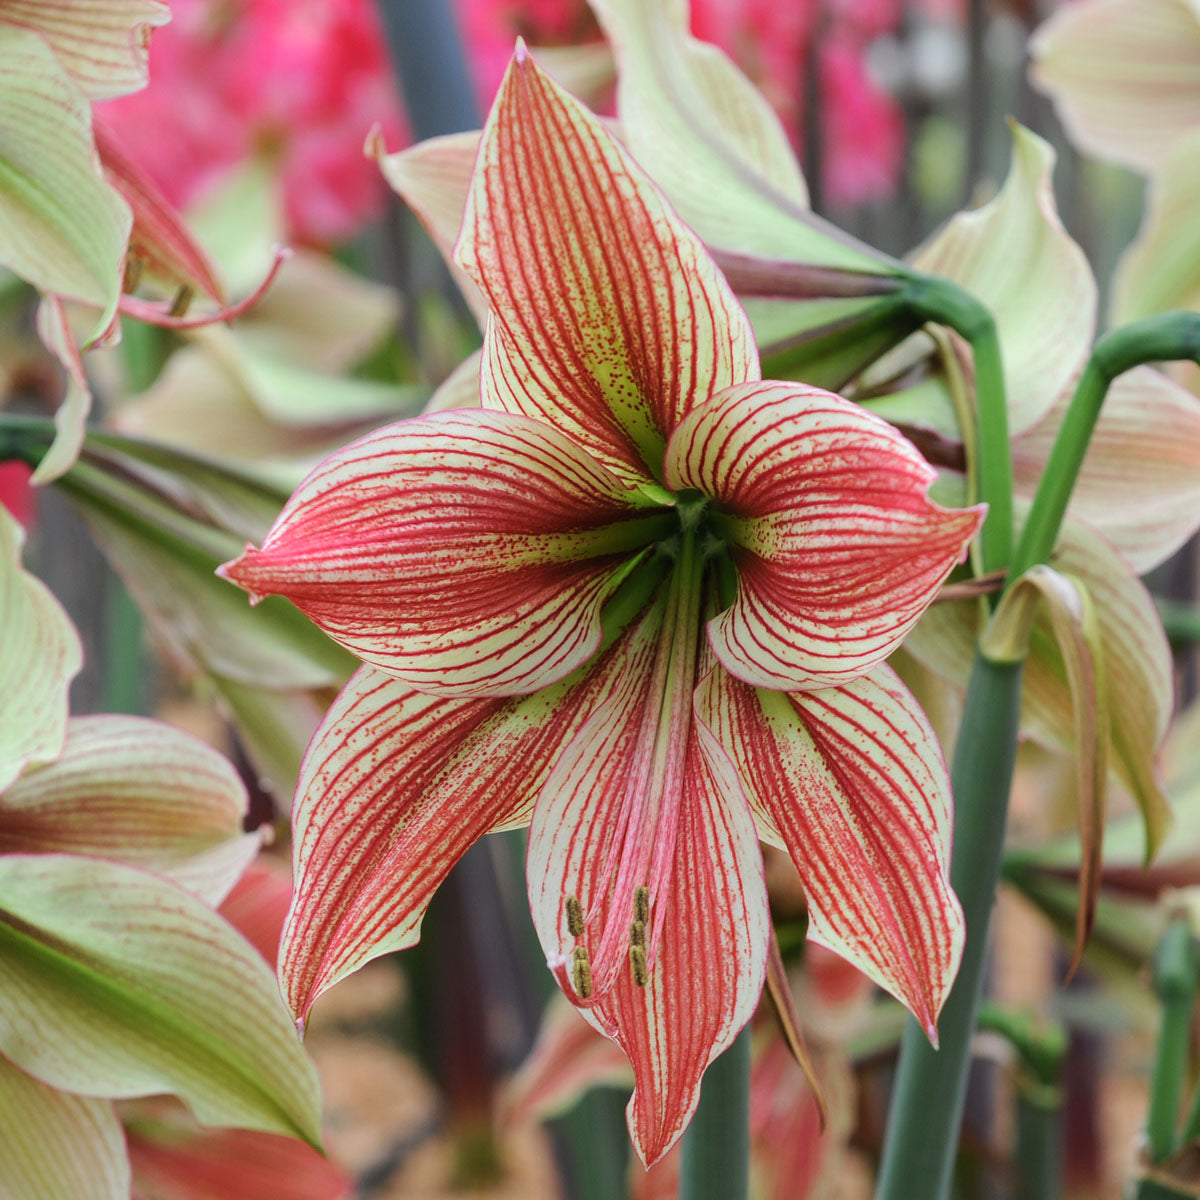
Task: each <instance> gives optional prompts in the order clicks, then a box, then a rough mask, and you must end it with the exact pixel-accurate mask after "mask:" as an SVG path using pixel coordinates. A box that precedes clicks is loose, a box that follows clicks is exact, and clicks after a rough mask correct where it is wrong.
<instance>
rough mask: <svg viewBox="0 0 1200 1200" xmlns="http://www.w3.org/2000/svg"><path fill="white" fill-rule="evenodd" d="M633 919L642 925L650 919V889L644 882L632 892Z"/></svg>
mask: <svg viewBox="0 0 1200 1200" xmlns="http://www.w3.org/2000/svg"><path fill="white" fill-rule="evenodd" d="M633 919H634V920H635V921H641V923H642V924H643V925H645V924H646V922H647V921H649V920H650V889H649V888H648V887H647V886H646V885H645V884H642V886H641V887H639V888H638V889H637V890H636V891H635V892H634V893H633Z"/></svg>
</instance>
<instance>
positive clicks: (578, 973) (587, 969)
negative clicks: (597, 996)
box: [571, 946, 592, 1000]
mask: <svg viewBox="0 0 1200 1200" xmlns="http://www.w3.org/2000/svg"><path fill="white" fill-rule="evenodd" d="M574 957H575V965H574V966H573V967H572V968H571V980H572V982H573V983H574V984H575V990H576V992H578V993H579V996H580V998H581V999H584V1000H586V999H587V998H588V997H589V996H590V995H591V994H592V964H591V963H590V962H589V961H588V952H587V950H585V949H584V948H583V947H582V946H576V947H575V955H574Z"/></svg>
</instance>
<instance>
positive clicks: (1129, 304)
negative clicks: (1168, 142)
mask: <svg viewBox="0 0 1200 1200" xmlns="http://www.w3.org/2000/svg"><path fill="white" fill-rule="evenodd" d="M1198 86H1200V85H1198ZM1198 120H1200V117H1198ZM1198 194H1200V127H1195V128H1192V129H1191V130H1189V132H1188V133H1186V134H1184V135H1182V136H1181V137H1180V139H1179V141H1177V142H1176V143H1175V144H1174V145H1173V146H1172V147H1171V151H1170V153H1169V154H1168V155H1167V156H1166V158H1164V160H1163V163H1162V166H1161V167H1160V168H1159V170H1158V171H1157V173H1156V174H1155V176H1154V178H1153V179H1152V180H1151V181H1150V189H1149V195H1148V200H1147V205H1146V217H1145V220H1144V221H1143V222H1142V227H1141V229H1140V230H1139V231H1138V235H1137V238H1136V239H1135V240H1134V242H1133V244H1132V245H1131V246H1130V247H1129V248H1128V249H1127V250H1126V251H1125V253H1124V254H1123V255H1122V256H1121V261H1120V262H1119V263H1118V264H1117V270H1116V274H1115V275H1114V277H1113V305H1112V308H1113V311H1112V323H1113V324H1114V325H1124V324H1126V323H1128V322H1129V321H1136V320H1138V319H1139V318H1141V317H1149V316H1153V315H1154V314H1155V313H1160V312H1167V311H1169V310H1170V309H1173V308H1187V309H1198V308H1200V211H1198V206H1197V204H1196V196H1197V195H1198ZM1108 403H1111V400H1110V401H1109V402H1108Z"/></svg>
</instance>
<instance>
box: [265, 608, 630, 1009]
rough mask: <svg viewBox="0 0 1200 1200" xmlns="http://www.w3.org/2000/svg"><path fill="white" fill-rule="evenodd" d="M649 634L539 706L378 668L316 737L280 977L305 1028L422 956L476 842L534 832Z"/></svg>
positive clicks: (304, 789) (541, 696)
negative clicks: (399, 960)
mask: <svg viewBox="0 0 1200 1200" xmlns="http://www.w3.org/2000/svg"><path fill="white" fill-rule="evenodd" d="M645 641H646V635H645V633H643V634H640V635H639V634H638V633H636V631H631V632H630V633H628V634H626V635H625V636H624V637H622V638H621V639H619V640H618V641H617V643H616V644H614V646H613V647H612V648H611V649H609V650H608V651H606V652H605V654H603V655H602V656H601V657H600V658H599V659H598V660H597V661H596V663H594V664H593V665H591V666H589V667H588V668H587V669H586V670H585V671H584V672H582V673H581V674H580V676H578V677H577V678H575V679H573V680H566V681H563V682H562V683H559V684H557V685H555V686H553V687H550V688H547V689H545V690H544V691H542V692H539V693H538V694H537V695H535V696H529V697H519V698H510V699H457V698H439V697H432V696H427V695H423V694H422V693H420V692H415V691H413V690H412V689H411V688H409V687H407V686H406V685H404V684H403V683H401V682H400V681H399V680H396V679H392V678H391V677H389V676H387V675H383V674H381V673H380V672H378V671H374V670H372V669H371V668H369V667H364V668H363V669H362V670H361V671H359V672H358V674H356V675H355V676H354V678H353V679H352V680H351V681H350V683H349V684H347V686H346V688H345V689H344V690H343V691H342V694H341V695H340V696H339V697H338V699H337V700H336V701H335V702H334V705H333V707H332V708H331V709H330V710H329V713H328V715H327V716H326V718H325V721H324V723H323V724H322V726H321V728H320V729H319V730H318V731H317V735H316V737H315V738H314V739H313V743H312V745H311V746H310V747H309V751H308V756H307V757H306V759H305V761H304V766H303V768H302V771H301V776H300V783H299V786H298V788H297V792H296V805H295V809H294V810H293V830H294V834H293V836H294V839H295V850H294V855H295V881H296V890H295V895H294V897H293V900H292V908H291V911H290V913H289V914H288V921H287V925H286V927H285V929H284V935H283V943H282V945H281V947H280V976H281V979H282V980H283V985H284V994H285V996H286V997H287V999H288V1002H289V1004H290V1005H291V1007H292V1011H293V1012H294V1013H295V1014H296V1015H297V1016H298V1017H299V1018H301V1019H303V1018H304V1017H305V1016H306V1015H307V1013H308V1010H309V1009H310V1008H311V1006H312V1004H313V1001H314V1000H316V998H317V997H318V996H320V995H321V993H322V992H324V991H326V990H328V989H329V988H330V987H332V986H333V985H334V984H335V983H336V982H337V981H338V980H339V979H342V978H344V977H345V976H346V975H349V974H351V973H352V972H353V971H356V970H357V969H358V968H359V967H361V966H363V965H364V964H365V963H367V962H369V961H370V960H371V959H373V958H376V957H378V956H379V955H381V954H386V953H388V952H389V951H392V950H399V949H402V948H403V947H405V946H411V945H413V944H414V943H416V941H417V940H418V938H419V935H420V926H421V920H422V918H423V917H424V914H425V909H426V907H427V906H428V904H429V901H430V898H431V897H432V896H433V893H434V891H435V890H436V889H437V887H438V886H439V885H440V884H441V882H442V880H443V879H444V878H445V877H446V874H447V873H448V872H449V870H450V868H451V867H452V866H453V865H454V864H455V863H456V862H457V861H458V859H459V857H460V856H461V855H462V854H463V852H464V851H465V850H466V849H467V847H468V846H470V845H471V843H472V842H474V841H475V840H476V839H477V838H478V837H480V836H481V835H482V834H484V833H488V832H490V831H492V830H495V829H501V828H506V827H511V826H514V825H523V824H525V823H526V822H527V821H528V820H529V814H530V811H531V809H532V807H533V802H534V799H535V797H536V796H537V794H538V791H539V790H540V789H541V787H542V785H543V783H544V782H545V780H546V778H547V776H548V775H549V773H550V770H551V768H552V766H553V764H554V762H555V760H556V759H557V758H558V757H559V755H560V754H561V753H562V751H563V748H564V747H565V746H566V745H567V743H568V742H570V740H571V739H572V738H573V737H574V736H575V734H576V733H577V732H578V731H579V729H580V727H581V726H582V725H583V723H584V722H585V721H586V720H587V718H588V716H589V715H590V714H591V712H592V711H593V710H594V709H595V707H596V706H597V705H599V704H603V703H604V701H605V699H606V698H607V696H608V695H609V694H611V692H612V690H613V689H614V688H616V687H617V686H619V685H620V683H621V681H622V679H623V678H624V676H625V675H626V674H627V673H628V672H629V671H630V670H631V669H632V664H633V662H635V661H636V660H637V659H638V656H639V655H644V654H645Z"/></svg>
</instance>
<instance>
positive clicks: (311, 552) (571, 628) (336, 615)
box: [219, 410, 673, 696]
mask: <svg viewBox="0 0 1200 1200" xmlns="http://www.w3.org/2000/svg"><path fill="white" fill-rule="evenodd" d="M631 496H632V494H631V493H630V492H628V491H627V490H626V489H625V488H624V487H623V486H622V485H621V484H620V483H619V482H618V481H617V479H616V478H615V477H614V476H612V475H611V474H610V473H609V472H607V471H605V470H604V469H603V468H602V467H600V466H599V465H598V464H597V463H596V462H595V461H594V460H592V459H591V458H589V457H588V456H587V454H585V453H584V452H583V451H582V450H580V449H579V448H578V447H576V446H575V445H573V444H572V443H571V442H569V441H568V440H567V439H566V438H565V437H564V436H563V435H562V434H561V433H559V432H558V431H556V430H555V429H553V428H551V427H550V426H548V425H546V424H545V423H544V422H540V421H534V420H530V419H529V418H527V417H523V416H518V415H514V414H510V413H498V412H485V411H482V410H477V411H454V412H444V413H434V414H432V415H430V416H428V417H421V418H417V419H414V420H411V421H401V422H399V423H398V424H395V425H389V426H386V427H385V428H383V429H379V430H376V431H375V432H374V433H371V434H368V435H367V436H366V437H363V438H360V439H359V440H358V441H356V442H352V443H351V444H350V445H349V446H347V447H345V448H344V449H342V450H340V451H338V452H337V453H336V454H334V455H332V456H331V457H329V458H327V459H326V460H325V461H324V462H323V463H322V464H321V465H320V466H318V467H317V468H316V469H315V470H314V471H313V472H312V474H310V475H309V476H308V478H307V479H306V480H305V481H304V483H302V484H301V485H300V487H299V489H298V490H297V491H296V493H295V494H294V495H293V496H292V498H291V499H290V500H289V501H288V503H287V505H286V506H285V507H284V510H283V512H282V513H281V514H280V516H279V519H278V520H277V521H276V522H275V525H274V526H273V527H272V529H271V531H270V532H269V533H268V534H267V537H266V539H265V541H264V542H263V546H262V549H261V550H256V549H254V548H252V547H251V548H248V549H247V550H246V552H245V554H243V555H242V556H241V557H240V558H238V559H236V560H235V561H234V562H231V563H227V564H226V565H225V566H224V567H222V568H221V570H220V572H219V573H220V574H222V575H224V576H225V577H226V578H227V579H231V580H233V582H234V583H236V584H238V585H239V586H240V587H243V588H245V589H246V591H248V592H250V593H251V595H252V596H262V595H268V594H272V593H279V594H281V595H284V596H286V597H287V598H288V599H289V600H291V601H292V602H293V603H294V604H295V605H296V606H297V607H298V608H299V609H301V610H302V611H303V612H304V613H306V614H307V615H308V616H309V617H310V618H311V619H312V620H313V621H315V622H316V624H318V625H319V626H320V627H321V628H322V629H324V630H325V632H326V633H328V634H329V635H330V636H331V637H333V638H334V639H335V640H337V641H338V642H340V643H341V644H342V645H343V646H345V647H347V649H349V650H352V651H353V652H354V653H355V654H357V655H358V656H359V657H360V658H362V659H364V660H365V661H366V662H368V663H371V664H373V665H374V666H377V667H379V668H380V669H381V670H383V671H386V672H387V673H388V674H391V675H394V676H396V677H397V678H398V679H402V680H404V681H405V682H406V683H408V684H410V685H411V686H412V687H415V688H419V689H420V690H422V691H427V692H430V693H433V694H438V695H448V696H470V695H477V696H481V695H514V694H518V693H525V692H533V691H536V690H537V689H538V688H541V687H544V686H546V685H547V684H549V683H551V682H553V681H554V680H556V679H561V678H563V677H564V676H566V675H568V674H570V672H571V671H573V670H575V668H576V667H578V666H580V665H581V664H582V663H584V662H586V661H587V660H588V659H589V658H591V656H592V655H593V654H594V653H595V652H596V650H597V649H598V647H599V645H600V638H601V630H600V609H601V607H602V605H603V604H604V601H605V600H606V599H607V598H608V597H609V596H610V595H611V594H612V592H613V590H614V589H615V588H616V587H617V585H618V584H619V583H620V582H621V580H622V579H623V578H624V576H625V574H626V572H627V571H628V569H629V566H630V564H631V563H632V562H633V561H635V557H636V555H635V552H636V551H637V550H638V549H639V548H640V547H642V546H645V545H647V544H649V543H650V542H651V541H653V540H654V539H655V538H656V537H657V536H660V535H661V534H662V533H663V532H665V529H666V526H665V525H664V522H666V523H667V524H670V522H671V521H672V520H673V518H672V517H670V516H669V515H663V514H651V515H646V514H645V512H644V510H643V511H642V512H640V513H639V511H638V510H637V509H636V508H635V507H634V503H633V500H632V499H631Z"/></svg>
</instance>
